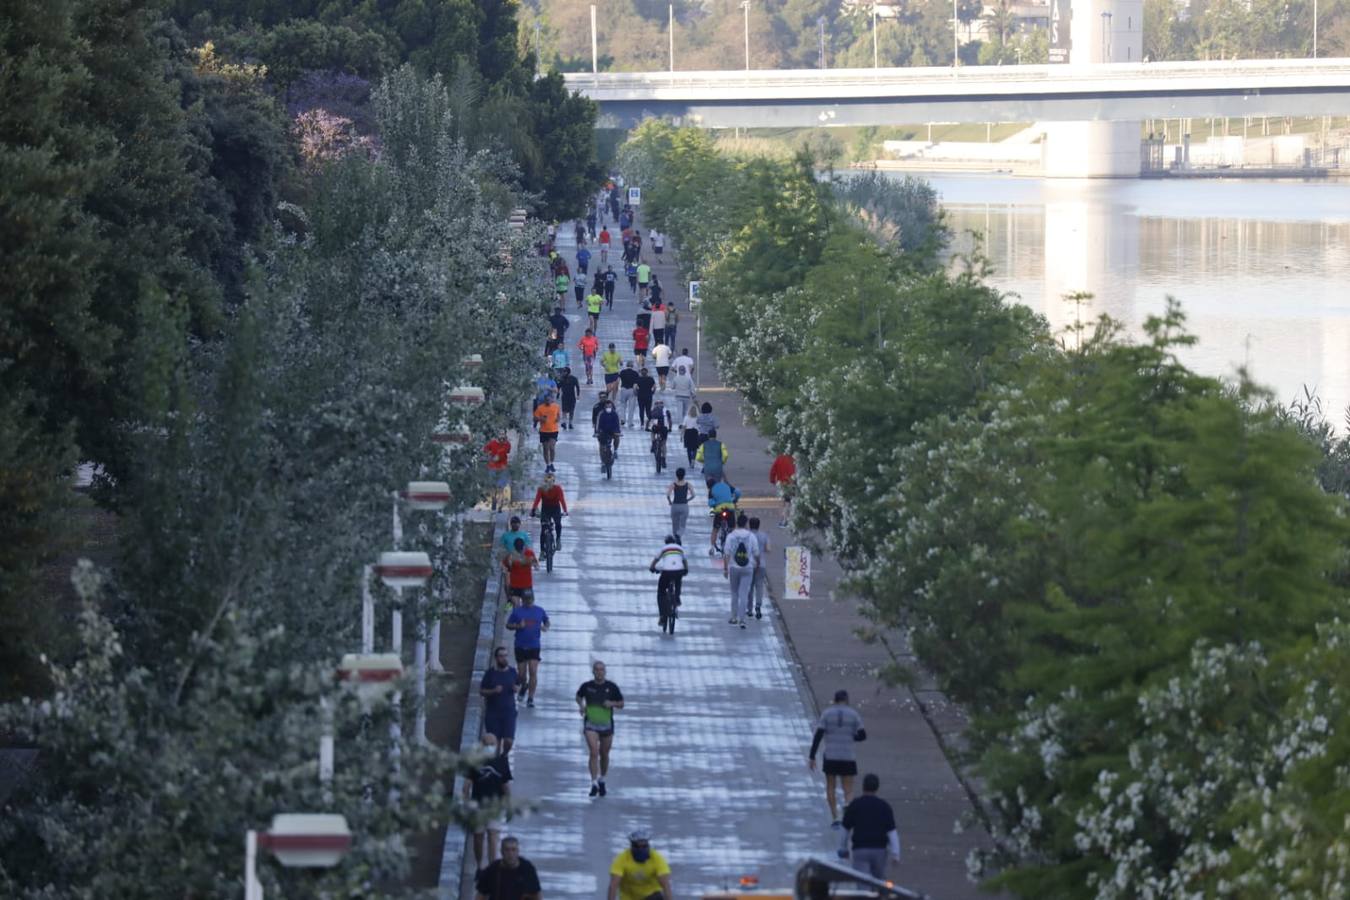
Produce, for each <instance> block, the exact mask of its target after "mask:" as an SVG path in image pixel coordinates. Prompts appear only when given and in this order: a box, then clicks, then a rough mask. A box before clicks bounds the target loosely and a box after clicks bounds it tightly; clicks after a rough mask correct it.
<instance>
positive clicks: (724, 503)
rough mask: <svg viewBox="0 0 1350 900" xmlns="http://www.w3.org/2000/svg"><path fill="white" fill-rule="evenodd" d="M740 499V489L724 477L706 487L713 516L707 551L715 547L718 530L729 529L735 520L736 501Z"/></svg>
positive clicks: (712, 550) (711, 551)
mask: <svg viewBox="0 0 1350 900" xmlns="http://www.w3.org/2000/svg"><path fill="white" fill-rule="evenodd" d="M740 499H741V492H740V490H739V489H738V488H736V487H734V486H733V485H732V484H730V483H729V482H727V481H726V480H725V479H724V480H722V481H719V482H717V483H715V484H713V485H712V487H710V488H708V506H709V507H710V508H711V509H712V516H713V527H712V533H711V534H710V535H709V536H708V552H709V553H713V552H714V551H715V550H716V549H717V534H718V532H719V531H726V532H729V531H731V527H732V523H733V522H735V520H736V501H737V500H740ZM723 526H725V528H724V527H723Z"/></svg>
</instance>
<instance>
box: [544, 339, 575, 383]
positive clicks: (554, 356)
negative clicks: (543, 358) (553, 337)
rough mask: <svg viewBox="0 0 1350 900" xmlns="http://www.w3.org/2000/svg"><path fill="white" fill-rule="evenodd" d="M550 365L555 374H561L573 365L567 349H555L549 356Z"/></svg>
mask: <svg viewBox="0 0 1350 900" xmlns="http://www.w3.org/2000/svg"><path fill="white" fill-rule="evenodd" d="M548 364H549V365H550V366H551V367H552V368H553V371H554V373H558V372H561V371H562V370H563V369H566V368H567V367H568V366H569V365H571V364H572V359H571V357H569V356H568V355H567V348H566V347H561V346H560V347H554V348H553V352H552V353H550V354H549V355H548ZM555 380H556V377H555Z"/></svg>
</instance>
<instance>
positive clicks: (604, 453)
mask: <svg viewBox="0 0 1350 900" xmlns="http://www.w3.org/2000/svg"><path fill="white" fill-rule="evenodd" d="M600 468H601V470H602V471H603V472H604V473H605V480H606V481H608V480H609V479H610V478H611V477H612V476H613V474H614V435H612V434H602V435H600Z"/></svg>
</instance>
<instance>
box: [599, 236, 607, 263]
mask: <svg viewBox="0 0 1350 900" xmlns="http://www.w3.org/2000/svg"><path fill="white" fill-rule="evenodd" d="M599 241H600V265H602V266H603V265H607V264H608V263H609V229H608V228H601V229H600V238H599Z"/></svg>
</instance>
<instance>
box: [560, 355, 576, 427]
mask: <svg viewBox="0 0 1350 900" xmlns="http://www.w3.org/2000/svg"><path fill="white" fill-rule="evenodd" d="M558 396H559V397H561V398H562V414H563V418H564V419H565V420H566V421H564V422H563V423H562V427H563V428H566V429H568V430H571V429H572V428H573V420H574V419H575V418H576V412H577V398H578V397H580V396H581V382H579V381H577V377H576V376H575V375H573V374H572V370H571V368H568V367H564V368H563V370H562V377H561V378H559V379H558Z"/></svg>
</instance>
